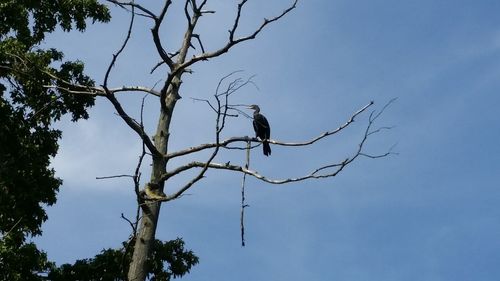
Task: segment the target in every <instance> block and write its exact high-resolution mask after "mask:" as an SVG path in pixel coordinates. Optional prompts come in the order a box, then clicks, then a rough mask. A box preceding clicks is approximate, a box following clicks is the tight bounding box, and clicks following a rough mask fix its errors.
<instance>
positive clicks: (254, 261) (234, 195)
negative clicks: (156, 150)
mask: <svg viewBox="0 0 500 281" xmlns="http://www.w3.org/2000/svg"><path fill="white" fill-rule="evenodd" d="M212 2H214V3H210V2H209V4H208V5H209V7H211V8H213V9H217V10H218V12H217V13H216V14H215V15H209V16H207V17H206V18H202V20H201V23H200V24H201V25H200V30H199V31H200V33H201V34H202V38H203V39H204V40H205V41H204V42H205V44H206V45H205V47H206V48H207V49H208V48H211V49H214V48H216V47H217V46H220V44H222V43H223V42H224V41H223V40H224V39H225V38H226V36H227V32H226V30H227V29H228V28H229V26H230V25H231V20H232V17H233V14H232V12H234V9H235V7H234V5H233V1H212ZM267 2H271V1H267ZM288 3H289V1H281V0H280V1H272V3H271V4H268V3H266V1H249V3H248V10H247V11H246V13H245V14H244V15H243V16H244V17H245V18H244V19H245V20H244V22H243V25H242V32H244V31H245V30H246V31H248V30H251V29H252V28H254V27H255V26H257V25H258V24H260V22H261V20H262V18H264V17H270V16H272V15H275V14H278V13H279V12H281V11H282V9H283V8H284V7H285V6H286V5H287V4H288ZM177 4H178V3H177ZM174 5H175V4H174ZM175 7H176V6H173V8H175ZM151 8H152V9H154V7H151ZM499 11H500V2H498V1H487V0H480V1H466V0H458V1H431V0H423V1H410V0H406V1H396V0H388V1H380V0H371V1H369V0H365V1H362V0H360V1H320V0H310V1H305V0H303V1H300V2H299V4H298V6H297V9H295V10H294V11H293V12H292V13H291V14H289V15H288V16H287V17H286V18H284V19H283V20H282V21H280V22H278V23H276V24H274V25H272V26H270V27H269V28H268V29H267V30H265V31H264V32H263V33H262V34H261V36H259V37H258V38H257V39H256V40H254V41H251V42H248V43H247V44H243V45H239V46H237V47H235V48H234V49H233V50H232V51H231V52H230V53H229V54H227V55H226V56H224V57H221V58H217V59H214V60H212V61H210V62H204V63H202V64H200V65H197V66H195V67H194V68H193V70H194V71H195V72H194V74H192V75H189V76H186V77H185V78H184V84H183V89H182V93H181V94H182V95H183V97H184V98H183V99H182V100H181V101H180V102H179V103H178V105H177V107H176V109H175V114H176V115H175V117H174V121H173V124H172V135H171V149H172V150H175V149H179V148H184V147H187V146H190V145H195V144H198V143H203V142H208V141H211V140H212V139H213V119H212V118H213V115H212V114H211V112H210V111H209V110H208V108H207V107H206V106H205V105H204V104H202V103H195V102H193V101H192V100H191V99H190V98H189V97H196V98H210V97H211V95H212V94H213V93H214V90H215V87H216V85H217V82H218V80H219V79H220V78H221V77H222V76H224V75H226V74H228V73H230V72H232V71H234V70H238V69H244V70H245V72H243V73H242V74H241V75H242V77H248V76H250V75H253V74H255V75H256V77H255V78H254V81H255V83H256V84H257V85H258V90H257V89H256V88H254V87H247V88H244V89H243V90H242V91H241V92H239V93H238V94H237V95H236V96H235V97H234V100H233V101H234V102H235V103H257V104H259V105H260V106H261V108H262V111H263V113H264V114H265V115H266V116H267V117H268V119H269V121H270V123H271V126H272V137H273V138H275V139H278V140H282V141H299V140H305V139H309V138H311V137H313V136H316V135H319V134H320V133H321V132H323V131H325V130H327V129H332V128H336V127H337V126H338V125H340V124H342V123H343V122H345V121H346V120H347V119H348V118H349V116H350V115H351V114H352V113H353V112H355V111H356V110H357V109H359V108H361V107H362V106H363V105H365V104H367V103H368V102H369V101H371V100H374V101H375V103H376V108H377V109H380V108H381V107H382V106H383V105H384V104H385V103H386V102H387V101H389V100H390V99H391V98H394V97H397V98H398V100H397V102H396V103H394V104H393V105H392V106H391V107H390V108H389V109H388V110H387V111H386V112H385V113H384V115H383V116H382V117H381V119H380V120H379V121H380V123H378V124H379V125H382V126H388V125H394V126H395V128H394V129H392V130H390V131H385V132H384V133H382V134H379V135H375V136H374V137H373V138H372V139H370V141H369V143H368V146H367V149H368V152H372V153H380V152H385V151H386V150H387V149H388V148H390V147H391V146H392V145H393V144H394V143H397V146H396V148H395V150H396V151H397V152H399V155H397V156H391V157H388V158H384V159H378V160H372V159H366V158H365V159H360V160H359V161H357V162H355V163H353V165H352V166H350V167H348V169H346V170H345V171H344V172H342V173H341V174H340V175H339V176H337V177H335V178H331V179H327V180H315V181H308V182H301V183H296V184H291V185H286V186H272V185H268V184H265V183H262V182H260V181H257V180H254V179H250V180H248V182H247V203H248V204H249V205H250V207H249V208H247V209H246V240H247V246H246V247H244V248H242V247H241V246H240V240H239V239H240V236H239V204H240V197H239V196H240V181H241V176H240V175H238V174H234V173H229V172H220V171H215V172H210V173H209V174H208V176H207V178H206V179H204V180H203V181H202V182H200V183H199V184H198V185H197V186H195V187H194V188H192V189H191V190H190V191H189V193H190V196H185V197H183V198H182V199H180V200H177V201H174V202H171V203H168V204H165V205H163V206H162V213H161V217H160V222H159V226H158V232H157V237H158V238H160V239H174V238H176V237H183V238H184V240H185V241H186V244H187V247H188V248H190V249H192V250H194V251H195V253H196V254H197V255H198V256H199V257H200V264H199V265H198V266H196V267H195V268H194V269H193V271H192V273H191V274H189V275H188V276H186V277H185V278H184V279H185V280H235V279H237V280H350V281H352V280H384V281H386V280H498V279H499V278H500V268H499V267H498V264H497V263H498V260H500V239H499V238H498V237H500V204H498V202H499V200H500V190H499V184H498V178H499V172H500V165H499V164H498V163H499V161H500V149H499V147H498V144H499V143H500V135H499V134H500V122H499V118H498V114H497V111H496V110H497V105H498V104H500V93H499V92H498V91H499V89H500V18H499V17H498V12H499ZM113 12H114V13H113V15H114V19H115V20H116V21H114V22H113V23H111V24H108V25H96V26H92V27H90V28H89V30H88V32H86V33H85V34H79V33H71V34H63V33H56V34H54V35H52V36H51V37H49V38H48V39H47V41H46V44H47V45H48V46H58V47H60V46H61V44H63V45H64V47H63V50H64V51H65V53H66V56H67V58H68V59H76V58H80V59H82V60H84V61H85V62H86V66H87V68H88V70H89V72H90V73H91V74H92V76H93V77H94V78H95V79H96V81H98V83H101V82H102V77H103V73H104V71H105V69H106V66H107V63H108V62H109V61H110V59H111V54H112V53H113V51H114V50H116V49H117V48H118V47H119V45H120V42H121V38H122V37H123V35H124V34H125V31H126V30H125V27H126V20H127V16H126V15H125V14H123V13H122V11H120V10H113ZM169 20H170V21H169ZM167 22H168V26H167V27H165V28H164V29H163V32H164V33H163V37H162V38H163V39H164V40H165V42H166V44H167V45H170V46H177V45H178V40H179V39H180V36H181V33H180V32H179V27H181V28H182V27H183V26H184V19H183V16H182V13H171V14H169V17H168V18H167ZM150 26H151V25H150V23H149V22H147V21H146V20H143V19H138V21H137V26H136V27H135V29H134V33H133V36H132V41H131V44H130V46H129V48H128V49H127V50H126V52H125V54H124V56H123V57H122V58H121V59H120V60H119V62H118V64H117V69H116V70H115V71H114V72H113V73H112V76H111V83H112V85H115V86H121V85H144V86H153V85H154V84H155V83H156V82H157V81H158V80H160V79H162V77H163V76H164V75H165V72H164V71H165V69H164V68H163V69H159V70H158V71H157V72H156V73H155V74H154V75H148V73H149V70H150V69H151V67H152V66H153V65H154V64H155V63H156V62H157V61H158V60H159V58H158V56H157V55H156V52H155V51H154V47H153V45H152V42H151V38H150V33H149V28H150ZM240 35H242V34H240ZM167 42H168V43H167ZM170 42H171V43H170ZM162 71H163V72H162ZM141 97H142V95H137V94H128V95H123V96H120V100H121V101H122V102H123V103H124V104H125V105H126V106H127V110H128V111H129V112H131V114H133V115H134V116H138V113H139V105H140V98H141ZM157 116H158V104H157V101H156V100H155V99H154V98H152V97H151V98H148V99H147V104H146V114H145V120H146V122H147V124H146V125H147V129H148V132H150V133H151V134H153V132H154V128H155V121H156V118H157ZM366 117H367V115H364V116H363V118H360V119H359V121H358V122H356V123H355V124H354V126H353V127H352V128H349V129H348V130H346V131H345V132H344V133H342V134H341V135H339V136H335V137H333V138H330V139H328V140H324V141H321V142H319V143H318V144H316V145H315V146H313V147H310V148H300V149H290V148H285V147H276V146H273V147H272V148H273V154H272V156H271V157H269V158H266V157H264V156H263V155H261V153H260V150H258V151H257V150H256V151H254V152H253V154H252V166H253V168H254V169H257V170H259V171H260V172H262V173H264V174H266V175H269V176H272V177H276V178H283V177H290V176H294V175H301V174H304V173H306V172H308V171H310V170H311V169H313V168H314V167H315V166H317V165H321V164H323V163H329V161H339V160H341V159H343V158H345V157H346V156H349V155H351V154H352V153H353V151H354V150H355V149H356V146H357V144H358V142H359V140H360V138H361V136H362V133H363V131H362V130H363V127H364V126H365V125H366ZM58 127H60V128H62V129H63V130H64V136H63V140H62V141H61V149H60V153H59V155H58V156H57V157H56V158H55V159H54V161H53V166H54V167H55V169H56V171H57V174H58V176H59V177H61V178H62V179H63V180H64V185H63V187H62V189H61V192H60V194H59V200H58V203H57V204H56V205H55V206H53V207H50V208H48V214H49V220H48V221H47V222H46V223H45V225H44V227H43V229H44V234H43V236H42V237H40V238H36V242H37V243H38V244H39V245H40V247H41V248H42V249H44V250H45V251H47V253H48V255H49V257H50V258H51V259H53V260H55V261H57V262H58V263H65V262H73V261H74V260H75V259H80V258H87V257H91V256H93V255H95V254H96V253H97V252H98V251H100V250H101V249H103V248H108V247H118V246H119V245H120V242H121V241H123V240H125V239H127V237H128V235H129V233H130V230H129V226H128V224H127V223H126V222H125V221H123V220H121V219H120V214H121V213H124V214H125V215H127V216H129V217H132V216H133V215H134V211H135V200H134V193H133V186H132V183H131V182H130V180H127V179H118V180H107V181H103V180H96V179H95V177H96V176H107V175H115V174H123V173H132V171H133V169H134V168H135V164H136V160H137V157H138V155H139V153H140V142H139V140H138V138H137V137H136V136H135V135H134V134H133V133H132V132H131V131H130V130H129V129H128V128H127V127H126V126H125V124H123V122H122V121H121V120H120V119H119V117H118V116H116V114H115V113H114V110H113V109H112V107H111V106H110V104H109V102H107V101H106V100H100V101H98V102H97V105H96V106H95V107H94V108H93V109H92V110H91V118H90V120H88V121H81V122H78V123H76V124H74V123H70V122H68V121H67V120H66V121H63V122H61V123H59V124H58ZM225 134H226V135H225V136H233V135H240V136H241V135H252V134H253V132H252V127H251V123H250V121H249V120H247V119H244V118H239V119H237V120H231V124H230V125H229V126H228V128H227V131H226V133H225ZM201 159H203V158H201ZM220 159H221V160H220V162H223V161H224V160H226V159H230V160H231V161H232V163H241V162H242V161H243V160H244V154H243V153H241V152H234V151H231V152H230V153H225V154H224V155H223V157H222V158H220ZM185 161H189V159H187V160H185ZM226 161H227V160H226ZM224 162H225V161H224ZM179 163H180V162H177V163H173V165H174V164H179ZM173 165H172V166H171V167H173ZM148 175H149V170H148V168H147V167H146V168H145V169H144V171H143V179H144V180H147V178H148ZM186 180H187V177H181V178H179V179H175V180H174V181H172V182H170V183H168V186H167V190H170V191H172V190H174V189H175V187H178V186H180V185H181V184H182V183H183V182H185V181H186Z"/></svg>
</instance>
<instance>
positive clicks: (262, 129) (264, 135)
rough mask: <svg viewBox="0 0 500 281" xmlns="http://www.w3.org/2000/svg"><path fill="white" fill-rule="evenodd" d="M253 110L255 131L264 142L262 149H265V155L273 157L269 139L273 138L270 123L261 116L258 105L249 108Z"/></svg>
mask: <svg viewBox="0 0 500 281" xmlns="http://www.w3.org/2000/svg"><path fill="white" fill-rule="evenodd" d="M248 108H249V109H253V110H254V112H253V129H254V130H255V136H256V137H258V138H260V139H261V140H262V147H263V149H264V155H266V156H269V155H271V147H270V146H269V141H268V140H269V138H270V137H271V127H269V122H267V119H266V117H264V115H262V114H260V108H259V106H258V105H256V104H252V105H250V106H249V107H248Z"/></svg>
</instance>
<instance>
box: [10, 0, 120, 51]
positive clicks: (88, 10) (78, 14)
mask: <svg viewBox="0 0 500 281" xmlns="http://www.w3.org/2000/svg"><path fill="white" fill-rule="evenodd" d="M31 18H32V19H33V20H32V24H30V19H31ZM110 18H111V17H110V14H109V11H108V8H107V7H106V6H104V5H102V4H99V2H98V1H97V0H3V1H2V3H0V22H2V24H0V36H5V35H7V34H9V33H13V36H14V37H15V38H16V39H17V40H19V41H20V42H21V43H23V44H24V45H25V46H28V47H30V46H33V45H35V44H38V43H40V42H41V41H42V40H43V39H44V38H45V34H46V33H50V32H53V31H54V30H55V28H56V27H57V26H58V25H59V26H60V27H61V28H62V29H63V30H64V31H70V30H71V29H73V28H74V27H75V28H76V29H77V30H79V31H84V30H85V28H86V27H87V23H86V20H87V19H91V20H92V22H96V21H100V22H108V21H109V20H110ZM0 38H1V37H0Z"/></svg>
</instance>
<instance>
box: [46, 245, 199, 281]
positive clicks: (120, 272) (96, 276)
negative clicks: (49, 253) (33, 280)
mask: <svg viewBox="0 0 500 281" xmlns="http://www.w3.org/2000/svg"><path fill="white" fill-rule="evenodd" d="M127 245H128V244H127V243H124V248H123V249H127V248H128V246H127ZM131 245H132V244H131ZM152 247H153V251H152V253H151V255H150V257H149V259H148V262H147V273H146V275H147V276H150V277H151V278H150V280H152V281H168V280H170V279H171V278H175V277H181V276H183V275H184V274H186V273H189V270H190V269H191V267H192V266H193V265H196V264H197V263H198V257H197V256H195V255H194V254H193V252H192V251H188V250H185V249H184V241H183V240H182V239H180V238H177V239H175V240H171V241H168V242H162V241H160V240H155V241H154V243H153V246H152ZM131 257H132V253H130V252H128V251H126V250H114V249H107V250H103V251H102V252H101V253H100V254H98V255H96V256H95V258H92V259H84V260H77V261H76V262H75V263H74V264H73V265H71V264H64V265H62V266H60V267H59V268H56V269H54V270H52V271H51V272H50V273H49V274H48V279H49V280H51V281H92V280H103V281H108V280H109V281H112V280H126V274H127V272H128V266H129V264H130V260H131ZM166 264H168V267H167V268H165V265H166Z"/></svg>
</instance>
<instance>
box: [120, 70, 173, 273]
mask: <svg viewBox="0 0 500 281" xmlns="http://www.w3.org/2000/svg"><path fill="white" fill-rule="evenodd" d="M179 81H180V78H179V77H176V78H174V79H173V81H172V84H171V85H170V88H169V90H168V94H167V97H166V100H165V104H166V108H164V109H161V111H160V117H159V119H158V126H157V128H156V134H155V136H154V144H155V147H156V148H157V149H158V151H159V152H160V153H161V154H163V155H166V154H167V147H168V138H169V127H170V122H171V120H172V113H173V111H174V107H175V104H176V102H177V100H178V96H179V95H178V87H172V85H176V83H178V82H179ZM152 167H153V169H152V171H151V178H150V182H151V183H159V182H158V181H159V180H160V179H161V176H162V175H163V174H164V173H165V172H166V168H167V162H166V160H165V158H164V157H161V156H153V166H152ZM159 184H160V190H161V191H163V189H164V184H163V183H159ZM146 202H147V201H146ZM160 207H161V202H150V203H145V204H144V205H143V206H142V218H141V220H140V226H139V229H138V231H137V236H136V239H135V245H134V252H133V255H132V261H131V263H130V267H129V271H128V277H127V278H128V280H129V281H144V280H146V275H147V271H148V268H147V266H146V265H147V264H146V262H147V260H148V257H149V253H150V250H151V245H152V242H153V241H154V240H155V233H156V226H157V223H158V217H159V215H160Z"/></svg>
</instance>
